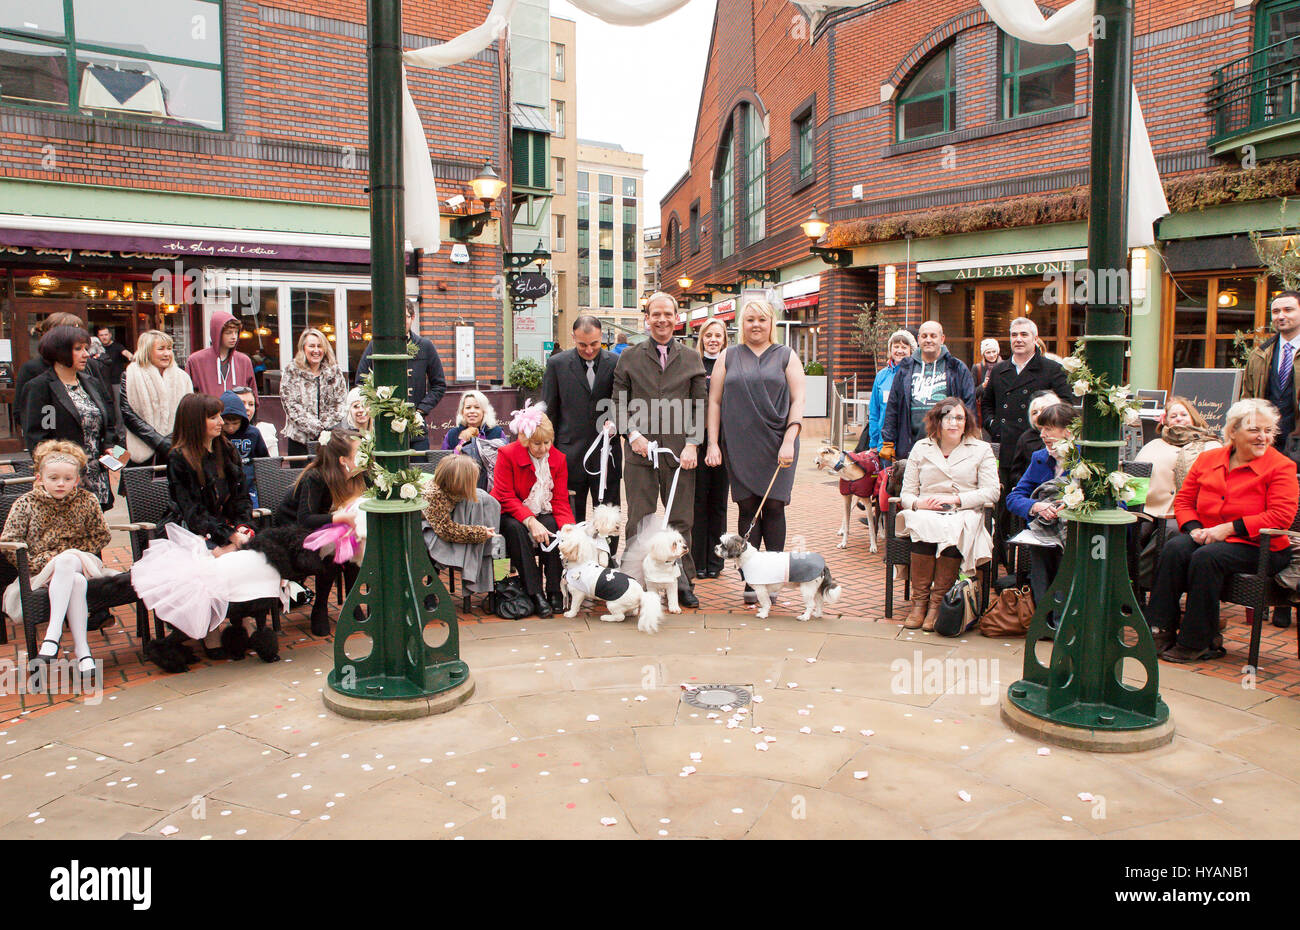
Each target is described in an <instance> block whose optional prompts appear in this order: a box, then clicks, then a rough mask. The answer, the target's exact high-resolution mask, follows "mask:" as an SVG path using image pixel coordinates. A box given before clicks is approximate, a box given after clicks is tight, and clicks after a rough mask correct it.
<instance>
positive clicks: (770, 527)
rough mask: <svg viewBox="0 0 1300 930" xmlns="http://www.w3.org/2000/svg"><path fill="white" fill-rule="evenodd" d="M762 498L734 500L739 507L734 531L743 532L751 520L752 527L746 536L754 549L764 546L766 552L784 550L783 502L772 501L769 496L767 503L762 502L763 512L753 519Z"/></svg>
mask: <svg viewBox="0 0 1300 930" xmlns="http://www.w3.org/2000/svg"><path fill="white" fill-rule="evenodd" d="M762 500H763V498H761V497H747V498H745V499H744V500H742V501H736V506H738V507H739V508H740V519H739V520H737V521H736V532H737V533H740V534H744V532H745V529H746V528H747V527H749V525H750V522H751V521H752V522H753V524H754V528H753V529H751V530H750V531H749V536H748V539H749V543H750V545H752V546H753V547H754V548H755V549H763V548H766V549H767V551H768V552H784V551H785V502H784V501H774V500H772V499H771V498H770V497H769V498H768V499H767V503H765V504H763V512H762V513H761V514H759V516H758V519H757V520H755V519H754V514H755V513H757V512H758V505H759V502H760V501H762Z"/></svg>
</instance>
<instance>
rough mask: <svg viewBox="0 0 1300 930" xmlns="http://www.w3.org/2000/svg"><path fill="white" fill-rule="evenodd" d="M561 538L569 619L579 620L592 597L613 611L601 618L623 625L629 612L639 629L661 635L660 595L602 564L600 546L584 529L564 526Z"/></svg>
mask: <svg viewBox="0 0 1300 930" xmlns="http://www.w3.org/2000/svg"><path fill="white" fill-rule="evenodd" d="M558 536H559V550H560V558H561V559H562V560H563V562H564V576H563V578H562V580H561V581H560V589H561V591H562V592H563V593H564V594H565V595H566V596H568V597H569V598H570V604H569V609H568V610H567V611H565V614H564V615H565V616H566V617H576V616H577V615H578V612H579V611H581V610H582V606H583V604H585V603H586V600H587V598H589V597H590V598H596V599H599V600H602V601H604V602H605V604H606V607H607V608H608V610H609V613H607V614H605V615H604V616H602V617H601V618H600V619H602V620H605V621H608V622H611V623H621V622H622V621H623V620H626V619H627V615H628V614H629V613H635V614H636V615H637V624H636V626H637V629H638V630H640V631H641V632H642V633H657V632H659V620H660V618H661V617H662V616H663V607H662V606H661V605H660V603H659V595H658V594H655V593H654V592H651V591H647V590H645V589H644V588H643V587H641V585H639V584H638V583H637V582H636V579H634V578H631V577H629V576H628V575H625V574H624V573H623V572H620V571H618V570H617V569H613V568H609V567H607V566H605V565H602V564H600V562H598V561H597V557H598V549H597V546H596V543H595V541H593V540H592V538H591V536H590V535H588V533H587V532H586V530H585V529H584V528H582V527H580V526H578V525H577V524H570V525H568V526H565V527H561V529H560V532H559V534H558Z"/></svg>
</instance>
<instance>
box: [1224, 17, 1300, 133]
mask: <svg viewBox="0 0 1300 930" xmlns="http://www.w3.org/2000/svg"><path fill="white" fill-rule="evenodd" d="M1213 76H1214V86H1213V87H1212V88H1211V89H1210V91H1209V104H1208V109H1209V112H1210V117H1211V118H1212V119H1213V120H1214V135H1213V137H1212V138H1211V139H1210V145H1211V146H1216V145H1219V144H1220V143H1222V142H1225V141H1227V140H1228V139H1231V138H1234V137H1237V136H1243V135H1246V134H1247V133H1252V132H1255V131H1257V130H1260V129H1264V128H1267V127H1269V126H1273V125H1277V124H1279V123H1286V122H1289V121H1291V120H1294V119H1300V37H1295V38H1291V39H1287V40H1285V41H1283V42H1278V43H1276V44H1274V45H1269V46H1266V47H1264V48H1260V49H1256V50H1255V51H1253V52H1251V53H1250V54H1248V55H1245V56H1243V57H1241V58H1238V59H1237V60H1236V61H1234V62H1231V63H1229V64H1227V65H1224V66H1223V67H1222V68H1218V69H1216V70H1215V71H1214V72H1213Z"/></svg>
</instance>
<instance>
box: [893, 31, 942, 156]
mask: <svg viewBox="0 0 1300 930" xmlns="http://www.w3.org/2000/svg"><path fill="white" fill-rule="evenodd" d="M952 58H953V56H952V44H951V43H949V44H948V45H947V46H946V47H944V48H942V49H940V50H939V51H938V52H936V53H935V54H934V55H933V56H931V58H930V60H929V61H928V62H926V63H925V64H924V65H923V66H922V67H921V69H920V70H919V71H917V72H916V73H915V74H914V75H913V76H912V79H911V80H910V81H908V82H907V84H906V85H905V86H904V87H903V89H902V90H901V91H900V92H899V95H898V107H897V112H898V141H899V142H904V141H907V140H909V139H920V138H922V137H923V136H933V135H938V134H939V133H941V132H951V131H952V130H954V129H956V128H957V85H956V83H955V82H954V80H953V74H952Z"/></svg>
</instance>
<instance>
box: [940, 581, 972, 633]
mask: <svg viewBox="0 0 1300 930" xmlns="http://www.w3.org/2000/svg"><path fill="white" fill-rule="evenodd" d="M977 605H978V597H977V595H976V593H975V582H974V581H972V580H971V579H969V578H958V579H957V580H956V581H955V582H953V585H952V587H951V588H949V589H948V593H947V594H945V595H944V596H943V603H942V604H940V605H939V616H938V618H937V619H936V620H935V621H934V631H935V632H936V633H938V634H939V635H940V636H960V635H961V634H963V633H965V632H966V631H967V630H969V629H970V628H971V627H973V626H974V625H975V624H976V623H978V622H979V609H978V606H977Z"/></svg>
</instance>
